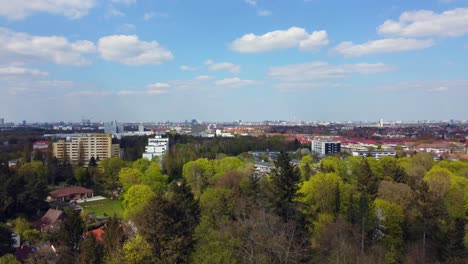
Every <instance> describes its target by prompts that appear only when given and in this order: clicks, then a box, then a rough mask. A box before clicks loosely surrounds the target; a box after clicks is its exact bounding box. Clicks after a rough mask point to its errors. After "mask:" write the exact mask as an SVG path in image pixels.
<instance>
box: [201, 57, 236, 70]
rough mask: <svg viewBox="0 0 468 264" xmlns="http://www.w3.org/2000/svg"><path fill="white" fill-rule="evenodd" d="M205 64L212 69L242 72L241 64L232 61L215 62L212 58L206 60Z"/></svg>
mask: <svg viewBox="0 0 468 264" xmlns="http://www.w3.org/2000/svg"><path fill="white" fill-rule="evenodd" d="M205 65H206V66H207V67H208V69H210V70H212V71H220V70H225V71H229V72H231V73H239V72H240V66H238V65H235V64H233V63H230V62H214V61H212V60H206V61H205Z"/></svg>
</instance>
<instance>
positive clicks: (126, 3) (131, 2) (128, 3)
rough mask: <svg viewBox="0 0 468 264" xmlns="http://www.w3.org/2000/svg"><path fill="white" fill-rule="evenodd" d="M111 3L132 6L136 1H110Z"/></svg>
mask: <svg viewBox="0 0 468 264" xmlns="http://www.w3.org/2000/svg"><path fill="white" fill-rule="evenodd" d="M112 2H114V3H118V4H124V5H132V4H135V3H136V0H112Z"/></svg>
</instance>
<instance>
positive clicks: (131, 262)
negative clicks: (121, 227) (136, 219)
mask: <svg viewBox="0 0 468 264" xmlns="http://www.w3.org/2000/svg"><path fill="white" fill-rule="evenodd" d="M123 251H124V256H125V263H126V264H140V263H151V261H152V252H151V251H152V248H151V245H150V244H149V243H148V242H147V241H146V240H145V239H144V238H143V237H142V236H141V235H137V236H136V237H134V238H132V239H130V240H128V241H127V242H125V244H124V245H123Z"/></svg>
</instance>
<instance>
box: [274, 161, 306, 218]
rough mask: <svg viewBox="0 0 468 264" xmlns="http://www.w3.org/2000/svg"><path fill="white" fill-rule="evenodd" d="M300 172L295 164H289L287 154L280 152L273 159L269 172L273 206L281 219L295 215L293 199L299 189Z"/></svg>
mask: <svg viewBox="0 0 468 264" xmlns="http://www.w3.org/2000/svg"><path fill="white" fill-rule="evenodd" d="M299 181H300V173H299V171H298V169H297V167H296V166H294V165H292V164H291V159H290V158H289V155H288V154H287V153H285V152H281V153H280V154H279V156H278V159H277V160H276V161H275V167H274V168H273V170H272V173H271V183H272V186H273V193H274V201H273V203H274V206H275V208H276V211H277V213H278V215H280V216H281V217H282V218H283V220H285V221H286V220H287V219H292V218H293V217H295V216H296V210H295V209H294V206H293V200H294V197H295V196H296V192H297V190H298V189H299V186H298V184H299Z"/></svg>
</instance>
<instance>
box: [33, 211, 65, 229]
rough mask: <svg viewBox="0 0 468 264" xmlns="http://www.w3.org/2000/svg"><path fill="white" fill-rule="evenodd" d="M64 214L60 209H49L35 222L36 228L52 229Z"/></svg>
mask: <svg viewBox="0 0 468 264" xmlns="http://www.w3.org/2000/svg"><path fill="white" fill-rule="evenodd" d="M64 216H65V214H64V213H63V211H61V210H56V209H49V210H47V212H46V213H45V215H44V216H43V217H42V218H41V219H40V220H39V221H38V222H37V224H36V228H38V229H40V230H41V231H42V232H47V231H50V230H53V229H54V228H56V227H57V226H58V224H60V222H62V220H63V218H64Z"/></svg>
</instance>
